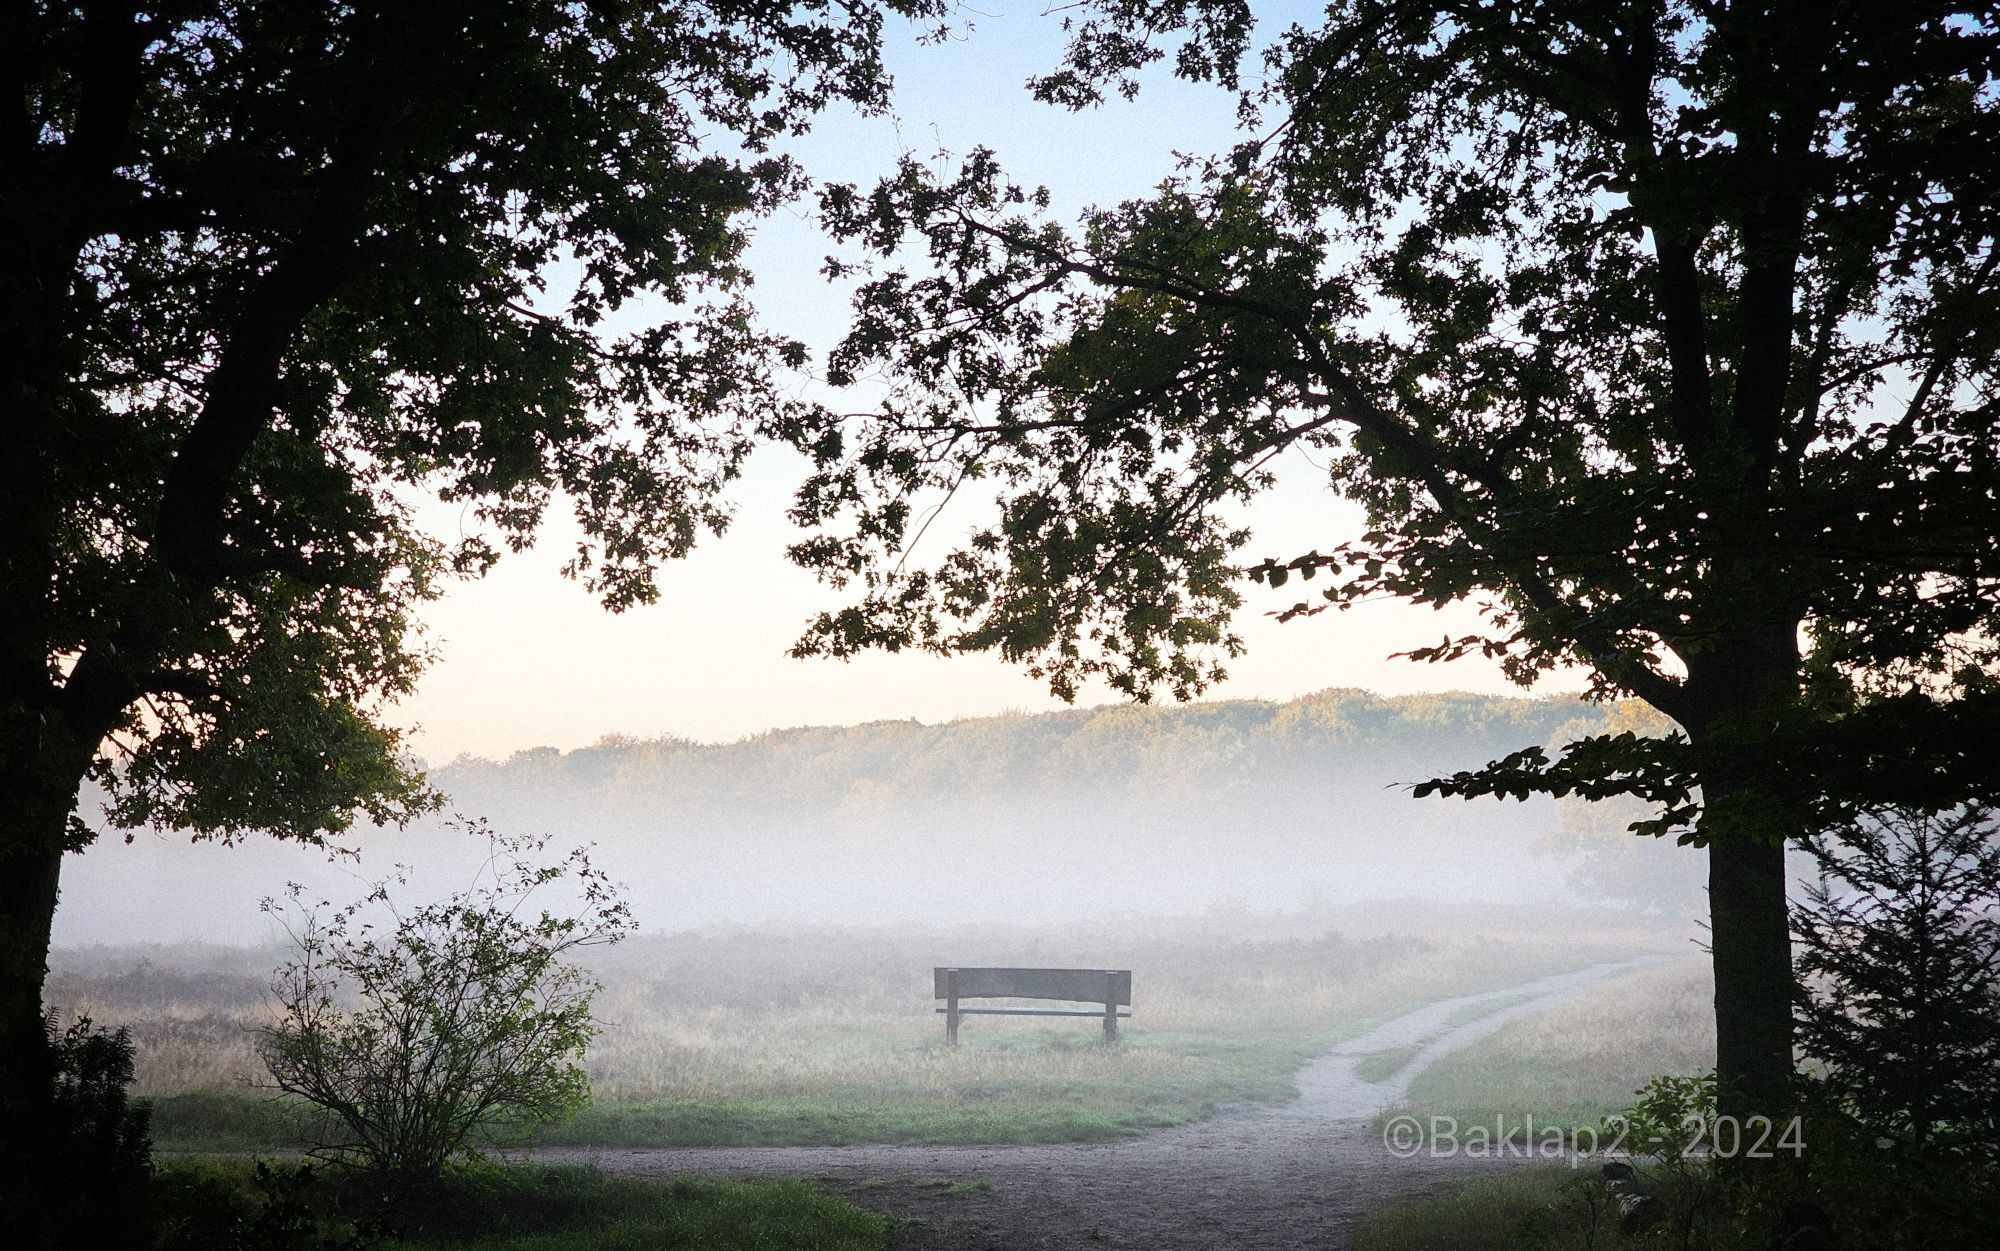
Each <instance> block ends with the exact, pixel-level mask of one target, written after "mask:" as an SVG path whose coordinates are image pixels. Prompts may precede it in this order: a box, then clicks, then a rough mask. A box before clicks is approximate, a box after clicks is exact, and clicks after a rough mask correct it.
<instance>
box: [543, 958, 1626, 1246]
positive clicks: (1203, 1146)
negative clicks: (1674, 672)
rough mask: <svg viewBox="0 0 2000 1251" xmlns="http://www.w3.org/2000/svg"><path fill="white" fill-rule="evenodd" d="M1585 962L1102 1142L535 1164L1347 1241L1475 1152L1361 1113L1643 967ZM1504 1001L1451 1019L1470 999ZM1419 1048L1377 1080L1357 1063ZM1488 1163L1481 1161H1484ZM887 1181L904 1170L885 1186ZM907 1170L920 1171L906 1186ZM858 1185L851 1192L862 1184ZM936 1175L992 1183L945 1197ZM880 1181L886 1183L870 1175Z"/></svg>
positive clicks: (1035, 1236) (907, 1237)
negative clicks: (1208, 1112) (1382, 1134)
mask: <svg viewBox="0 0 2000 1251" xmlns="http://www.w3.org/2000/svg"><path fill="white" fill-rule="evenodd" d="M1653 962H1654V961H1653V960H1651V959H1637V960H1630V961H1623V962H1619V963H1611V964H1599V965H1593V966H1591V967H1589V968H1586V969H1581V970H1578V971H1576V972H1571V973H1562V974H1557V975H1555V976H1553V977H1544V978H1538V979H1536V980H1535V981H1532V982H1525V983H1522V984H1519V985H1515V986H1509V987H1505V988H1503V989H1500V990H1495V991H1488V992H1485V993H1483V994H1477V995H1461V996H1458V997H1456V998H1452V999H1445V1000H1441V1001H1439V1002H1436V1003H1432V1004H1427V1005H1425V1006H1424V1007H1422V1008H1418V1009H1416V1010H1415V1011H1412V1012H1407V1013H1405V1014H1403V1015H1402V1016H1399V1017H1395V1018H1393V1019H1391V1020H1389V1021H1386V1022H1384V1023H1382V1024H1380V1025H1377V1026H1375V1027H1374V1028H1373V1029H1370V1030H1368V1031H1367V1032H1366V1033H1363V1034H1360V1035H1358V1036H1356V1037H1354V1038H1351V1039H1349V1040H1347V1041H1346V1042H1343V1043H1342V1044H1340V1045H1339V1046H1337V1047H1335V1048H1333V1049H1332V1050H1331V1051H1328V1052H1325V1053H1324V1054H1322V1055H1320V1056H1319V1057H1317V1058H1315V1059H1314V1060H1312V1061H1311V1062H1310V1063H1308V1064H1307V1065H1306V1066H1305V1067H1304V1068H1302V1069H1300V1070H1299V1073H1298V1075H1297V1083H1298V1088H1299V1097H1298V1098H1297V1099H1296V1100H1294V1101H1293V1102H1292V1103H1289V1104H1285V1105H1282V1106H1270V1105H1255V1106H1242V1105H1239V1106H1230V1107H1226V1108H1224V1109H1222V1110H1220V1111H1219V1112H1217V1113H1216V1115H1214V1116H1212V1117H1210V1118H1208V1119H1207V1120H1204V1121H1200V1122H1197V1123H1195V1124H1191V1125H1183V1126H1177V1127H1174V1128H1172V1129H1163V1130H1158V1131H1155V1132H1153V1133H1150V1134H1146V1135H1144V1136H1142V1137H1139V1138H1133V1139H1125V1140H1121V1141H1116V1142H1104V1143H1057V1144H1048V1145H1041V1146H989V1147H978V1146H973V1147H965V1146H894V1145H891V1146H852V1147H697V1148H686V1147H676V1148H667V1149H645V1148H575V1149H570V1150H565V1151H544V1152H541V1153H538V1154H539V1156H540V1158H542V1159H544V1160H567V1161H574V1162H583V1161H588V1162H591V1163H595V1164H597V1165H598V1166H600V1167H602V1168H604V1169H606V1170H608V1171H612V1172H623V1173H640V1174H671V1173H702V1174H711V1175H722V1176H750V1175H764V1176H813V1177H819V1178H824V1179H825V1180H826V1181H827V1182H828V1183H829V1184H830V1185H832V1186H833V1187H835V1188H836V1189H839V1190H842V1191H844V1192H846V1193H847V1194H848V1196H849V1197H850V1198H852V1199H854V1200H855V1201H856V1202H859V1203H862V1204H864V1205H866V1206H869V1207H875V1208H880V1209H882V1210H885V1211H891V1212H896V1213H900V1214H905V1215H913V1216H917V1217H919V1218H920V1220H921V1223H920V1224H918V1225H914V1226H912V1227H910V1228H908V1229H906V1230H905V1231H904V1232H903V1234H902V1235H901V1236H900V1239H899V1242H898V1244H897V1245H898V1246H899V1247H903V1248H911V1249H916V1248H933V1247H935V1248H940V1249H941V1248H946V1247H950V1248H955V1249H956V1248H963V1249H966V1251H974V1249H977V1251H1024V1249H1027V1248H1098V1247H1125V1248H1132V1249H1133V1251H1141V1249H1144V1251H1236V1249H1239V1248H1240V1249H1242V1251H1287V1249H1290V1248H1332V1247H1344V1246H1346V1245H1347V1231H1348V1229H1349V1228H1350V1227H1351V1226H1352V1225H1353V1223H1354V1221H1355V1219H1356V1218H1357V1217H1358V1216H1360V1215H1361V1214H1362V1213H1364V1212H1366V1211H1369V1210H1371V1209H1373V1208H1375V1207H1377V1206H1379V1205H1380V1204H1381V1203H1383V1202H1384V1201H1385V1200H1387V1199H1390V1198H1394V1197H1397V1196H1401V1195H1408V1194H1412V1193H1419V1192H1423V1191H1427V1190H1432V1189H1436V1188H1439V1187H1441V1186H1443V1185H1445V1184H1446V1183H1447V1182H1448V1181H1449V1180H1450V1179H1452V1178H1453V1177H1456V1176H1461V1175H1463V1174H1464V1172H1465V1171H1466V1170H1467V1169H1468V1168H1473V1167H1480V1166H1481V1164H1480V1162H1477V1161H1470V1160H1467V1159H1464V1158H1462V1157H1461V1158H1452V1159H1429V1158H1424V1157H1421V1156H1420V1157H1417V1158H1412V1159H1399V1158H1397V1157H1396V1156H1393V1155H1391V1154H1390V1153H1389V1151H1388V1150H1387V1149H1385V1147H1384V1146H1383V1144H1382V1141H1381V1140H1380V1138H1379V1137H1378V1136H1377V1135H1376V1134H1374V1133H1373V1132H1371V1130H1370V1128H1369V1121H1370V1119H1371V1118H1372V1117H1373V1116H1374V1114H1375V1113H1376V1112H1378V1111H1380V1110H1381V1109H1382V1108H1384V1107H1386V1106H1387V1105H1389V1104H1391V1103H1393V1102H1395V1101H1396V1100H1397V1099H1399V1098H1401V1097H1402V1095H1403V1093H1404V1091H1405V1090H1406V1089H1407V1087H1408V1085H1409V1081H1410V1078H1411V1076H1413V1075H1414V1074H1415V1073H1417V1072H1419V1071H1421V1070H1422V1069H1423V1068H1424V1067H1425V1066H1426V1065H1428V1064H1430V1063H1431V1062H1432V1061H1434V1060H1436V1059H1437V1058H1438V1057H1439V1056H1441V1055H1443V1054H1444V1053H1445V1052H1447V1051H1452V1050H1456V1049H1457V1048H1460V1047H1463V1046H1465V1045H1467V1044H1468V1043H1472V1042H1475V1041H1477V1040H1479V1039H1481V1038H1483V1037H1485V1036H1486V1035H1488V1034H1490V1033H1492V1032H1493V1031H1494V1030H1497V1029H1499V1028H1500V1026H1502V1025H1503V1024H1505V1023H1506V1022H1508V1021H1511V1020H1513V1019H1515V1018H1516V1017H1519V1016H1524V1015H1527V1014H1529V1013H1533V1012H1539V1011H1542V1010H1543V1009H1546V1008H1548V1007H1549V1006H1551V1005H1552V1004H1554V1003H1556V1002H1559V1001H1561V1000H1563V999H1566V998H1568V997H1570V996H1572V995H1575V994H1577V993H1578V992H1580V991H1581V990H1583V989H1584V988H1586V987H1588V986H1590V985H1592V984H1593V983H1595V982H1598V981H1601V980H1603V979H1604V978H1607V977H1610V976H1613V975H1616V974H1620V973H1629V972H1632V971H1635V970H1637V969H1639V968H1642V967H1645V966H1646V965H1648V964H1651V963H1653ZM1516 997H1520V998H1519V1001H1518V1002H1514V1003H1509V1004H1507V1005H1506V1006H1504V1007H1500V1008H1496V1009H1494V1010H1493V1011H1491V1012H1489V1013H1487V1014H1485V1015H1483V1016H1479V1017H1477V1018H1476V1019H1474V1020H1471V1021H1469V1022H1465V1023H1463V1024H1458V1025H1452V1024H1451V1022H1452V1021H1454V1020H1455V1019H1459V1018H1461V1017H1462V1016H1463V1015H1464V1013H1465V1011H1466V1009H1467V1008H1468V1007H1470V1006H1471V1005H1475V1004H1488V1003H1492V1002H1493V1001H1495V1000H1509V999H1515V998H1516ZM1425 1039H1431V1040H1432V1041H1430V1042H1428V1043H1427V1044H1425V1045H1424V1047H1423V1049H1422V1050H1421V1051H1419V1052H1418V1053H1417V1054H1416V1055H1415V1056H1414V1058H1413V1059H1412V1060H1411V1061H1410V1063H1409V1064H1407V1065H1405V1066H1404V1068H1403V1070H1402V1071H1401V1072H1400V1073H1397V1074H1395V1075H1394V1076H1392V1077H1390V1078H1388V1079H1387V1080H1385V1081H1380V1082H1368V1081H1363V1080H1362V1079H1361V1078H1359V1077H1357V1076H1356V1075H1355V1072H1354V1070H1355V1066H1356V1065H1357V1064H1358V1063H1359V1061H1360V1060H1361V1059H1362V1057H1364V1056H1367V1055H1370V1054H1373V1053H1375V1052H1379V1051H1385V1050H1388V1049H1390V1048H1395V1047H1408V1046H1412V1045H1415V1044H1417V1043H1420V1042H1423V1041H1424V1040H1425ZM1488 1166H1491V1165H1490V1163H1489V1164H1488ZM891 1179H901V1180H891ZM911 1179H925V1180H930V1181H931V1182H932V1184H931V1185H930V1186H918V1185H916V1184H915V1182H914V1181H913V1180H911ZM864 1181H866V1182H868V1183H869V1187H868V1188H867V1189H856V1188H855V1186H856V1185H857V1184H858V1183H861V1182H864ZM940 1181H952V1182H967V1183H978V1182H985V1183H987V1184H988V1185H989V1186H990V1187H991V1188H990V1189H983V1190H982V1189H975V1190H972V1191H970V1192H961V1193H957V1194H952V1193H947V1192H946V1191H944V1190H943V1189H942V1187H941V1186H939V1185H938V1184H937V1183H938V1182H940ZM884 1183H886V1184H884Z"/></svg>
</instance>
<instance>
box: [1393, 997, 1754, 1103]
mask: <svg viewBox="0 0 2000 1251" xmlns="http://www.w3.org/2000/svg"><path fill="white" fill-rule="evenodd" d="M1713 986H1714V982H1713V980H1712V976H1711V973H1710V968H1709V965H1708V963H1707V962H1706V961H1704V960H1695V959H1690V960H1685V961H1676V962H1675V963H1673V964H1671V965H1669V966H1666V967H1662V968H1654V969H1647V970H1644V971H1642V972H1638V973H1634V974H1632V975H1630V976H1627V977H1622V978H1619V979H1617V980H1615V981H1610V982H1606V983H1603V984H1602V985H1599V986H1595V987H1592V988H1591V989H1589V990H1587V991H1585V992H1584V993H1583V994H1582V995H1580V996H1578V997H1577V998H1575V999H1573V1000H1570V1001H1569V1002H1566V1003H1563V1004H1560V1005H1558V1006H1556V1007H1554V1008H1551V1009H1549V1010H1548V1011H1546V1012H1541V1013H1536V1014H1534V1015H1532V1016H1528V1017H1523V1018H1521V1019H1520V1020H1517V1021H1511V1022H1509V1023H1508V1024H1506V1025H1503V1026H1501V1027H1500V1028H1499V1029H1498V1030H1496V1031H1494V1032H1493V1033H1492V1034H1490V1035H1488V1036H1487V1037H1486V1038H1484V1039H1481V1040H1480V1041H1479V1042H1477V1043H1474V1044H1473V1045H1471V1046H1469V1047H1466V1048H1464V1049H1462V1050H1459V1051H1455V1052H1452V1053H1450V1054H1448V1055H1446V1056H1445V1057H1443V1058H1442V1059H1440V1060H1439V1061H1437V1062H1436V1063H1435V1064H1433V1065H1431V1066H1430V1067H1428V1068H1426V1069H1425V1070H1423V1071H1422V1072H1420V1073H1418V1074H1416V1075H1415V1077H1413V1078H1412V1079H1411V1082H1410V1086H1409V1090H1408V1094H1407V1098H1406V1103H1405V1105H1404V1106H1402V1107H1399V1108H1396V1109H1392V1110H1391V1111H1390V1112H1389V1113H1385V1114H1384V1116H1385V1117H1386V1116H1388V1115H1393V1114H1395V1113H1401V1112H1408V1113H1410V1114H1413V1115H1415V1116H1416V1117H1417V1118H1418V1120H1419V1122H1420V1123H1423V1124H1425V1125H1428V1124H1429V1123H1430V1118H1432V1117H1451V1118H1453V1119H1455V1120H1456V1121H1457V1122H1458V1124H1459V1125H1461V1126H1467V1125H1483V1126H1487V1127H1489V1128H1490V1127H1492V1126H1494V1125H1495V1124H1496V1122H1497V1123H1500V1124H1503V1125H1505V1126H1508V1127H1519V1126H1521V1125H1522V1124H1523V1123H1524V1121H1525V1119H1526V1118H1527V1117H1528V1116H1531V1115H1532V1116H1533V1117H1534V1119H1535V1123H1536V1125H1537V1126H1538V1127H1540V1126H1545V1125H1563V1126H1568V1127H1571V1128H1576V1127H1585V1126H1587V1127H1591V1128H1595V1127H1597V1126H1598V1125H1599V1124H1601V1123H1602V1121H1603V1119H1604V1118H1605V1117H1606V1116H1608V1115H1610V1114H1612V1113H1614V1112H1618V1111H1621V1110H1623V1109H1625V1108H1628V1107H1630V1106H1631V1104H1632V1097H1633V1095H1634V1093H1635V1092H1636V1091H1637V1090H1638V1089H1639V1088H1640V1087H1641V1086H1643V1085H1645V1084H1646V1081H1647V1079H1648V1078H1651V1077H1653V1076H1656V1075H1659V1074H1668V1073H1671V1074H1681V1075H1686V1074H1694V1073H1706V1072H1708V1071H1709V1070H1710V1069H1713V1068H1714V1067H1715V1016H1714V1008H1713V1000H1714V994H1713Z"/></svg>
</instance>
